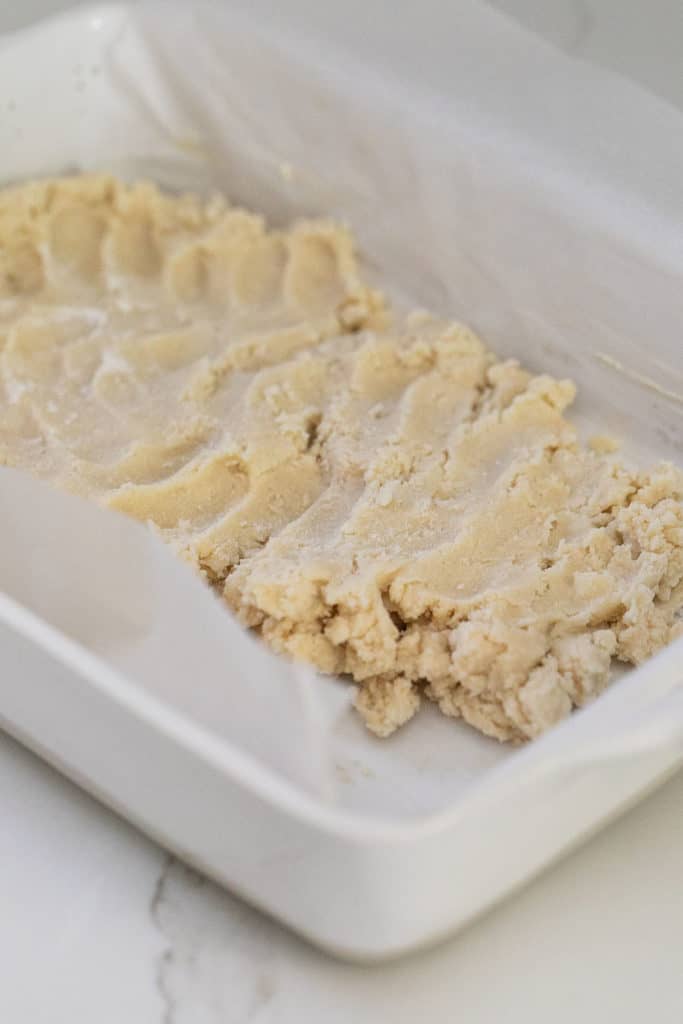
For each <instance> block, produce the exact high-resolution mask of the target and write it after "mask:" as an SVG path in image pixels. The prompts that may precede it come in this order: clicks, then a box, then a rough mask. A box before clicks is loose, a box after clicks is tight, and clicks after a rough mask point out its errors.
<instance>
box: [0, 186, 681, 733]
mask: <svg viewBox="0 0 683 1024" xmlns="http://www.w3.org/2000/svg"><path fill="white" fill-rule="evenodd" d="M0 367H1V371H2V372H1V374H0V463H4V464H5V465H13V466H20V467H26V468H28V469H30V470H31V471H32V472H34V473H36V474H37V475H38V476H40V477H43V478H45V479H48V480H50V481H52V482H54V483H55V484H57V485H59V486H61V487H65V488H67V489H68V490H71V491H75V492H77V493H81V494H86V495H91V496H93V497H95V498H97V499H98V500H100V501H101V502H103V503H104V504H106V505H109V506H110V507H112V508H116V509H120V510H121V511H123V512H126V513H127V514H129V515H131V516H134V517H136V518H138V519H142V520H150V521H152V522H153V523H155V524H156V526H157V527H158V528H159V529H160V530H161V531H162V533H163V535H164V537H165V538H166V539H167V540H168V541H169V542H170V543H171V544H172V545H173V546H174V547H175V548H176V550H178V551H179V552H181V553H182V555H183V556H184V557H185V558H186V559H188V560H189V561H191V562H192V563H193V564H194V565H196V566H197V567H198V568H199V569H200V570H201V571H202V572H203V573H204V574H205V575H206V577H207V578H208V579H209V580H210V581H211V582H212V583H213V584H214V585H215V586H217V587H218V588H219V589H220V590H221V591H222V592H223V593H224V595H225V598H226V599H227V601H228V603H229V604H230V606H231V607H232V608H233V609H234V610H235V611H236V613H237V614H238V615H239V617H240V618H241V619H242V620H243V621H244V622H245V623H247V624H248V625H250V626H253V627H257V628H258V629H259V630H260V632H261V634H262V635H263V636H264V637H265V639H266V640H267V641H268V642H269V643H270V644H271V645H272V646H273V647H275V648H276V649H277V650H280V651H286V652H289V653H291V654H293V655H295V656H296V657H300V658H304V659H307V660H309V661H312V662H313V663H314V664H316V665H317V666H319V667H320V668H321V669H323V670H324V671H326V672H333V673H341V674H348V675H350V676H352V677H353V679H354V680H356V682H357V683H359V684H360V685H359V691H358V698H357V706H358V708H359V710H360V711H361V713H362V715H363V716H364V718H365V720H366V722H367V724H368V725H369V727H370V728H371V729H372V730H373V731H374V732H376V733H377V734H379V735H387V734H389V733H390V732H392V731H393V730H394V729H395V728H397V727H398V726H400V725H401V724H402V723H403V722H405V721H407V719H409V718H410V717H411V716H412V715H413V714H414V713H415V711H416V710H417V708H418V707H419V704H420V700H421V699H422V697H423V696H425V695H426V696H427V697H428V698H430V699H432V700H434V701H436V702H437V703H438V704H439V706H440V708H441V709H442V710H443V711H444V712H445V713H446V714H448V715H453V716H462V717H463V718H464V719H465V720H466V721H467V722H469V723H470V724H472V725H474V726H475V727H476V728H478V729H480V730H482V731H483V732H485V733H487V734H488V735H490V736H495V737H497V738H499V739H503V740H508V739H513V740H520V739H524V738H527V737H534V736H536V735H538V734H539V733H540V732H542V731H543V730H544V729H546V728H547V727H548V726H550V725H552V724H553V723H554V722H556V721H557V720H558V719H560V718H562V717H563V716H565V715H566V714H567V713H568V712H569V711H570V710H571V708H572V707H574V706H576V705H581V704H583V703H585V702H586V701H587V700H589V699H590V698H592V697H593V696H594V695H596V694H597V693H599V692H600V690H602V689H603V687H604V686H605V685H606V683H607V681H608V678H609V672H610V666H611V663H612V660H613V658H618V659H620V660H622V661H627V662H633V663H637V662H640V661H642V660H643V659H644V658H646V657H647V656H648V655H649V654H651V653H652V652H653V651H655V650H657V649H658V648H659V647H661V646H663V645H664V644H665V643H667V641H668V640H669V639H670V638H671V636H672V635H673V631H675V630H676V629H677V628H678V627H677V622H676V615H677V612H678V611H679V610H680V608H681V606H682V605H683V506H682V505H681V497H682V495H683V479H682V477H681V474H680V473H679V472H678V471H677V470H675V469H674V468H673V467H672V466H670V465H660V466H658V467H656V468H655V469H654V470H651V471H649V472H635V471H631V470H629V469H626V468H624V467H623V466H621V465H619V464H617V463H615V462H614V460H613V459H610V458H608V457H606V455H605V453H604V452H605V448H606V447H607V448H608V447H610V446H609V445H607V446H605V445H602V444H596V445H594V447H595V449H596V450H590V448H588V449H585V448H582V447H581V446H579V444H578V443H577V438H576V432H575V430H574V428H573V426H572V425H571V424H570V423H569V422H568V421H567V419H566V418H565V417H564V412H565V409H566V408H567V406H568V405H569V404H570V403H571V401H572V399H573V397H574V387H573V385H572V384H571V383H570V382H569V381H557V380H553V379H552V378H550V377H545V376H540V377H539V376H532V375H531V374H529V373H527V372H526V371H525V370H523V369H521V368H520V366H519V365H518V364H517V363H515V362H499V361H497V360H496V358H495V357H494V356H493V355H492V354H491V353H490V352H488V351H487V349H486V348H485V347H484V345H483V344H482V343H481V341H479V339H478V338H477V337H475V335H474V334H473V333H472V332H471V331H470V330H468V329H467V328H465V327H462V326H460V325H458V324H449V323H442V322H439V321H437V320H435V319H433V318H429V317H427V316H424V315H413V316H412V317H408V318H407V319H406V318H404V319H401V320H396V319H393V318H392V317H391V316H390V313H389V311H388V310H387V308H386V306H385V303H384V301H383V299H382V297H381V296H380V295H378V294H377V293H375V292H373V291H372V290H370V289H368V288H367V287H366V286H365V285H364V283H363V281H362V279H361V276H360V273H359V270H358V266H357V263H356V259H355V255H354V251H353V244H352V240H351V238H350V236H349V235H348V233H347V232H345V231H344V230H342V229H340V228H339V227H336V226H334V225H332V224H329V223H326V222H320V221H315V222H307V223H300V224H297V225H295V226H294V227H293V228H291V229H290V230H289V231H287V232H281V231H268V230H267V229H266V227H265V226H264V223H263V221H262V219H261V218H259V217H257V216H254V215H252V214H250V213H247V212H245V211H243V210H240V209H235V208H231V207H229V206H227V205H226V204H225V203H224V202H223V201H221V200H212V201H210V202H208V203H202V202H201V201H199V200H197V199H195V198H192V197H180V198H179V197H171V196H167V195H163V194H162V193H160V192H158V191H157V190H156V189H155V188H154V187H153V186H151V185H137V186H134V187H127V186H124V185H122V184H120V183H118V182H116V181H115V180H113V179H111V178H105V177H82V178H73V179H65V180H59V181H47V182H42V183H35V184H29V185H26V186H23V187H19V188H15V189H9V190H6V191H5V192H3V193H0Z"/></svg>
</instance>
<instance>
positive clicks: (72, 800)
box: [0, 0, 683, 1024]
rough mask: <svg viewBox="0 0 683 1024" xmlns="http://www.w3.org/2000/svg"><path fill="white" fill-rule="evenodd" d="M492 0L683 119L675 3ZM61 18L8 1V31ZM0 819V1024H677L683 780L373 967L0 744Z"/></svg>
mask: <svg viewBox="0 0 683 1024" xmlns="http://www.w3.org/2000/svg"><path fill="white" fill-rule="evenodd" d="M369 2H370V3H372V2H375V3H377V4H379V2H380V0H369ZM384 2H385V3H388V0H384ZM495 5H496V6H497V7H499V8H501V9H502V10H504V11H505V12H506V13H509V14H512V15H514V16H516V17H519V18H520V20H522V21H523V22H524V23H525V24H527V25H529V26H531V27H532V28H534V29H536V30H537V31H539V32H541V33H542V34H543V35H546V36H547V37H548V38H549V39H551V40H552V41H553V42H554V43H555V44H556V45H558V46H561V47H562V48H564V49H566V50H568V51H570V52H574V53H579V54H581V55H582V56H585V57H586V58H588V59H590V60H595V61H599V62H601V63H604V64H605V65H607V66H609V67H611V68H614V69H616V70H617V71H620V72H621V73H624V74H629V75H631V76H632V77H634V78H636V79H637V80H638V81H640V82H641V83H642V84H644V85H646V86H647V87H648V88H650V89H652V90H653V91H655V92H658V93H659V94H660V95H662V96H664V97H666V98H667V99H668V100H669V101H670V102H672V103H675V104H677V105H679V106H682V107H683V74H682V73H681V66H680V52H679V51H680V39H681V38H683V35H682V32H683V5H681V4H680V2H679V0H656V2H655V0H653V2H652V3H649V4H644V3H642V0H495ZM63 6H66V3H65V0H25V2H24V3H23V4H21V5H18V4H17V5H6V7H7V9H3V10H0V29H3V28H7V27H14V26H16V25H18V24H21V23H26V22H28V21H30V20H33V19H34V18H36V17H38V16H40V15H41V14H43V13H47V12H49V11H52V10H55V9H57V8H59V7H63ZM295 6H296V7H297V9H298V10H299V11H300V12H301V11H306V10H308V11H309V12H310V16H311V17H314V16H317V17H319V18H322V19H323V21H324V10H323V8H324V6H325V5H324V4H323V5H320V4H317V5H316V4H313V3H311V2H310V0H297V2H296V5H295ZM442 6H443V8H444V11H446V8H447V6H448V5H447V3H446V0H443V4H442ZM429 7H430V10H431V9H435V8H436V7H438V4H437V3H435V2H434V0H430V3H429ZM316 11H317V14H316V13H315V12H316ZM445 16H447V13H446V14H445ZM0 815H1V825H0V922H1V923H0V1021H2V1022H3V1024H5V1022H6V1024H60V1022H62V1021H64V1022H68V1024H80V1022H87V1024H156V1022H159V1024H233V1022H234V1024H242V1022H247V1021H258V1022H259V1024H306V1022H315V1024H318V1022H324V1024H342V1022H344V1024H346V1022H349V1021H353V1022H354V1024H377V1022H378V1021H384V1020H391V1021H392V1022H394V1024H403V1022H406V1024H407V1022H409V1021H410V1022H412V1021H414V1020H417V1019H420V1020H426V1021H451V1020H454V1019H456V1016H457V1019H459V1020H462V1021H465V1022H467V1024H488V1022H498V1021H507V1020H512V1019H514V1020H517V1019H522V1017H523V1019H524V1020H525V1022H526V1024H536V1022H538V1024H540V1022H543V1024H547V1022H549V1021H552V1022H553V1024H565V1022H566V1024H569V1022H574V1021H576V1020H580V1019H582V1018H585V1019H589V1020H596V1021H598V1020H599V1021H603V1022H606V1024H611V1022H617V1021H618V1022H619V1024H631V1022H632V1024H636V1022H638V1024H640V1022H642V1021H643V1020H645V1019H648V1018H650V1017H654V1019H655V1020H656V1021H657V1024H674V1022H675V1024H679V1022H680V1021H681V1020H683V952H681V950H682V949H683V885H682V884H681V864H683V774H681V775H678V776H677V777H675V778H673V779H672V780H670V781H669V782H668V783H667V784H666V785H665V786H663V787H662V788H661V789H660V790H658V791H657V792H656V793H655V794H654V795H652V796H650V797H649V799H647V800H646V801H644V802H643V803H642V804H640V805H639V806H638V807H637V808H636V809H635V810H632V811H631V812H630V813H629V814H627V815H626V816H624V817H622V818H621V819H620V820H619V821H618V822H616V823H615V824H613V825H612V826H611V827H609V828H607V829H605V830H604V831H603V832H601V833H600V834H599V835H598V836H597V837H596V838H594V839H593V840H592V841H591V842H590V843H588V844H587V845H585V846H584V847H583V848H582V849H581V850H579V851H578V852H577V853H575V854H573V855H572V856H571V857H569V858H567V859H566V860H564V861H563V862H562V863H561V864H559V865H557V866H556V867H555V868H553V869H552V870H550V871H548V872H546V873H545V874H544V875H543V876H542V877H541V878H540V879H538V880H537V881H536V882H535V883H533V884H532V885H531V886H529V887H528V888H527V889H525V890H524V891H523V892H521V893H520V894H518V895H516V896H514V897H512V898H511V899H509V900H508V901H507V902H506V903H505V904H503V905H502V906H501V907H499V908H498V909H496V910H495V911H493V912H491V913H489V914H488V915H487V916H486V917H484V918H483V919H482V920H480V921H479V922H477V923H475V924H474V925H473V926H471V927H470V928H469V929H467V930H466V931H465V932H464V933H463V934H462V935H460V936H458V937H457V938H455V939H453V940H451V941H450V942H448V943H446V944H444V945H442V946H440V947H439V948H437V949H435V950H432V951H430V952H427V953H424V954H421V955H419V956H415V957H413V958H411V959H407V960H404V961H401V962H399V963H397V964H394V965H387V966H382V967H374V968H361V967H354V966H349V965H346V964H342V963H338V962H336V961H334V960H332V959H330V958H328V957H326V956H324V955H323V954H321V953H318V952H316V951H315V950H314V949H312V948H311V947H309V946H307V945H306V944H305V943H303V942H301V941H299V940H298V939H296V938H294V937H293V936H291V935H290V934H289V933H287V932H286V931H285V930H284V929H282V928H280V927H279V926H278V925H277V924H275V923H273V922H271V921H269V920H268V919H266V918H265V917H263V916H262V915H260V914H259V913H257V912H256V911H253V910H251V909H250V908H249V907H247V906H246V905H244V904H243V903H241V902H240V901H239V900H237V899H236V898H234V897H232V896H230V895H229V894H227V893H225V892H222V891H220V890H219V889H218V888H217V887H215V886H214V885H212V884H211V883H210V882H207V881H206V880H204V879H202V878H200V877H199V876H197V875H196V874H195V873H194V872H192V871H190V870H188V869H187V868H185V867H184V866H182V865H181V864H180V863H178V862H177V861H175V860H174V859H172V858H170V857H168V856H167V854H166V853H164V851H162V850H161V849H160V848H158V847H157V846H155V845H154V844H153V843H151V842H150V841H148V840H146V839H145V838H144V837H142V836H141V835H140V834H139V833H137V832H136V831H135V830H134V829H133V828H131V827H129V826H128V825H127V824H125V823H124V822H122V821H121V820H120V819H118V818H117V817H115V816H114V815H113V814H111V813H109V812H108V811H106V810H105V809H103V808H102V807H100V806H99V805H98V804H96V803H95V802H94V801H92V800H91V799H90V798H88V797H87V796H85V795H84V794H82V793H81V792H80V791H79V790H77V789H76V788H75V787H73V786H71V785H70V784H69V783H68V782H66V781H65V780H63V779H62V778H61V777H60V776H58V775H57V774H56V773H55V772H53V771H52V770H50V769H49V768H47V767H46V766H45V765H43V764H42V763H41V762H40V761H38V760H37V759H36V758H34V757H33V756H32V755H31V754H29V753H28V752H26V751H25V750H23V749H22V748H20V747H19V746H18V745H17V744H15V743H14V742H13V741H12V740H10V739H8V738H5V737H2V736H0Z"/></svg>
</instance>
